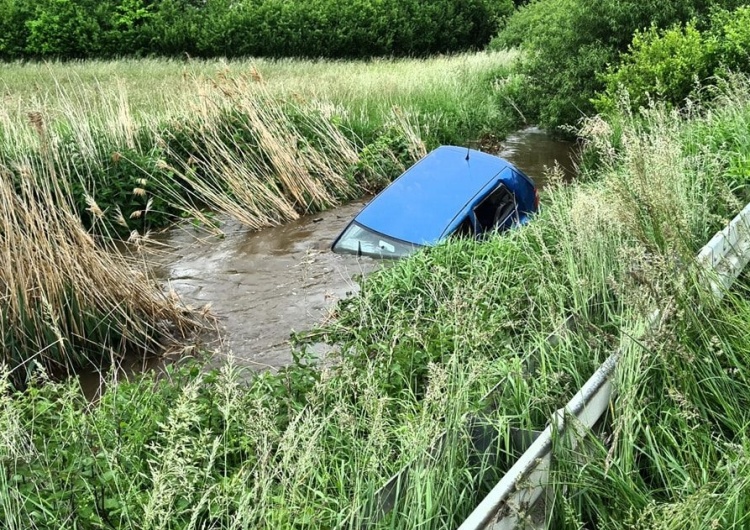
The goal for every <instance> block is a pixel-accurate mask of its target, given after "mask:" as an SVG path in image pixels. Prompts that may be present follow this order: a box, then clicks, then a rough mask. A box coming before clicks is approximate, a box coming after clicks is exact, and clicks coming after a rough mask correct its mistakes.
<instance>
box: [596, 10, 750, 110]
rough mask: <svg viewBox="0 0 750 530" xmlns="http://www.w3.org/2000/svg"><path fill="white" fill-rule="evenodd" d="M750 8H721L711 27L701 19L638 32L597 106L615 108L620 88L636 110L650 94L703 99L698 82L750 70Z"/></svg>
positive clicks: (677, 101) (672, 100)
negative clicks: (703, 26) (704, 25)
mask: <svg viewBox="0 0 750 530" xmlns="http://www.w3.org/2000/svg"><path fill="white" fill-rule="evenodd" d="M748 50H750V8H748V7H741V8H738V9H736V10H734V11H720V12H717V13H716V14H715V15H714V16H713V17H712V18H711V20H710V23H709V25H708V27H707V28H706V29H704V30H703V31H700V30H699V29H698V26H697V22H696V21H691V22H689V23H688V24H687V25H685V26H675V27H672V28H670V29H668V30H666V31H658V30H657V29H656V28H655V27H653V26H652V27H651V28H650V29H649V30H648V31H644V32H638V33H636V35H635V37H634V38H633V43H632V44H631V46H630V48H629V50H628V53H627V54H625V55H624V56H623V58H622V62H621V63H620V64H619V65H618V66H617V67H616V68H612V69H610V71H609V72H608V73H607V74H606V75H604V76H603V79H604V81H605V82H606V89H605V90H604V92H603V93H602V94H601V95H599V96H598V97H597V98H595V100H594V101H595V104H596V108H597V110H599V111H600V112H609V111H611V110H612V109H613V108H614V106H615V105H616V103H617V98H618V93H619V92H620V90H624V91H626V92H627V94H628V97H629V101H630V104H631V105H632V107H633V108H637V107H638V106H641V105H644V104H645V103H646V102H647V100H648V99H649V98H650V97H653V98H658V99H660V100H663V101H664V102H666V103H668V104H671V105H675V106H679V105H681V104H682V103H683V102H684V100H685V99H686V98H688V97H696V98H699V97H701V94H699V93H696V92H695V88H696V87H697V86H702V85H705V84H706V83H707V82H710V81H709V80H710V78H712V77H713V78H716V77H721V76H723V75H725V74H726V73H727V72H748V71H750V54H749V53H748Z"/></svg>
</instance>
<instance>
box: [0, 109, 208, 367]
mask: <svg viewBox="0 0 750 530" xmlns="http://www.w3.org/2000/svg"><path fill="white" fill-rule="evenodd" d="M39 133H40V138H39V141H40V144H41V149H42V151H43V152H44V153H45V156H47V157H48V158H45V159H43V160H32V159H27V160H23V161H18V160H14V161H9V160H7V159H4V158H2V157H0V203H1V204H2V214H0V253H1V255H2V256H3V259H2V263H1V264H0V352H2V353H1V354H0V362H2V364H3V365H4V366H6V370H9V371H10V373H12V377H13V379H14V380H15V381H16V382H19V381H23V380H24V379H25V374H26V372H27V371H28V370H30V369H32V368H33V367H34V366H35V365H41V366H43V367H45V368H46V369H47V370H49V371H51V372H54V373H59V372H60V371H63V372H64V371H67V370H68V369H70V368H71V367H75V366H81V365H82V364H84V363H85V362H87V361H89V360H90V361H91V362H94V363H97V362H98V361H97V360H96V359H105V360H110V359H112V358H118V357H119V356H121V355H122V354H124V353H125V352H141V353H146V352H149V351H154V350H158V349H160V348H161V347H160V342H161V341H163V340H164V339H168V338H170V337H172V336H175V337H176V336H179V335H184V334H185V333H186V332H187V331H188V329H189V328H190V327H192V326H194V325H195V321H194V319H193V318H192V317H191V316H190V314H189V313H188V312H186V311H185V310H184V309H183V308H181V307H180V306H179V304H178V303H176V302H175V301H174V300H171V299H170V298H169V297H168V296H166V295H165V294H163V293H161V291H160V290H159V289H158V288H157V287H156V286H155V283H154V282H153V280H152V279H150V278H148V277H147V276H146V275H145V274H144V273H143V272H142V271H139V270H138V269H137V268H134V267H132V266H131V265H130V264H128V263H127V261H126V260H125V259H124V258H123V257H122V256H120V255H118V254H115V253H109V252H107V251H105V250H103V249H102V248H101V247H99V246H98V245H97V243H96V242H95V240H94V238H93V237H92V236H91V234H90V233H88V232H87V231H86V230H85V229H84V227H83V226H82V224H81V222H80V219H79V218H78V216H77V215H76V214H75V212H74V210H73V208H72V205H71V202H70V190H69V188H68V182H67V180H66V179H65V176H64V175H60V174H59V173H57V171H56V169H55V164H54V162H53V159H52V157H53V156H54V153H52V152H51V151H50V150H49V148H48V145H47V142H48V138H47V137H46V136H45V132H44V130H43V128H42V126H41V124H40V129H39ZM89 209H90V211H91V213H92V214H93V215H96V216H100V215H102V212H101V211H100V209H99V207H98V206H97V204H96V203H95V202H93V201H91V202H90V205H89ZM7 375H8V374H6V376H7Z"/></svg>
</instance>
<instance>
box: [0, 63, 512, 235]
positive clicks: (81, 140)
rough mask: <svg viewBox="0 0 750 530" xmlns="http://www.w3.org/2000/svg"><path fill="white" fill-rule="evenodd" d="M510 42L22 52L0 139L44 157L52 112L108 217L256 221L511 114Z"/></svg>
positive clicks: (378, 174) (69, 157) (375, 175)
mask: <svg viewBox="0 0 750 530" xmlns="http://www.w3.org/2000/svg"><path fill="white" fill-rule="evenodd" d="M511 55H512V54H472V55H462V56H455V57H445V58H435V59H430V60H427V61H424V62H417V61H414V60H393V61H386V60H382V61H374V62H371V63H364V62H355V63H338V62H330V61H329V62H325V61H289V60H287V61H275V62H274V61H255V62H250V61H237V62H226V61H221V62H201V61H189V62H187V63H181V62H179V63H178V62H176V61H166V60H164V61H157V60H147V61H142V62H138V63H136V62H134V61H119V62H92V63H81V64H75V63H73V64H65V65H64V67H63V65H60V64H55V63H52V64H47V65H20V64H19V65H11V66H9V67H8V68H9V69H10V70H12V72H13V75H12V76H8V77H7V78H5V80H4V82H5V83H6V89H7V91H8V94H9V96H8V105H7V106H6V107H5V109H4V112H2V113H0V138H1V139H2V141H0V150H2V151H3V156H4V157H5V158H7V159H8V160H19V159H22V158H24V157H28V158H32V159H37V158H40V157H41V156H42V153H41V152H40V149H39V145H38V142H37V140H36V132H35V128H34V126H33V124H32V123H30V120H29V116H34V117H37V118H38V120H41V122H42V123H44V125H45V128H46V131H47V132H46V134H47V135H48V137H49V138H50V141H49V146H50V147H49V148H50V149H52V150H54V151H55V155H54V156H53V157H52V158H53V160H54V163H55V170H56V171H57V172H58V173H61V174H65V175H66V176H67V177H68V180H69V181H70V182H71V183H72V192H73V195H74V197H75V205H76V209H77V210H78V212H79V213H80V215H81V216H82V218H83V219H84V221H86V222H87V223H88V224H90V225H91V224H98V225H99V228H100V229H102V230H101V231H102V232H103V231H104V228H106V230H108V231H109V233H112V234H114V233H117V234H119V235H121V236H127V235H128V234H130V233H131V232H132V231H134V230H137V231H139V232H140V233H141V234H145V233H146V232H147V231H148V230H149V229H157V228H161V227H164V226H167V225H168V224H169V223H171V222H173V221H175V220H176V219H178V218H179V217H180V216H181V215H182V216H191V217H198V218H199V219H201V220H203V221H204V222H205V217H206V216H205V215H204V214H203V213H202V212H201V210H205V209H206V208H209V207H210V208H215V209H219V210H224V211H226V212H227V213H229V214H232V215H234V216H235V217H238V218H239V219H240V220H241V221H242V222H244V223H245V224H247V225H248V226H250V227H252V228H259V227H263V226H269V225H272V224H276V223H279V222H283V221H285V220H289V219H293V218H295V217H296V216H297V215H299V214H300V213H305V212H310V211H317V210H320V209H323V208H327V207H329V206H331V205H334V204H338V203H340V202H341V201H343V200H346V199H348V198H352V197H355V196H361V195H362V194H363V193H365V192H371V191H377V190H378V189H380V188H381V187H382V186H384V185H385V184H386V183H388V182H389V181H390V180H391V179H392V178H394V177H395V176H397V175H398V174H399V173H400V172H401V171H403V169H404V167H405V166H408V165H409V164H410V163H411V162H413V161H414V160H415V159H416V158H418V157H419V156H420V155H421V153H423V152H424V149H425V147H424V146H423V145H422V144H423V142H424V143H425V144H426V145H428V146H434V145H436V144H438V143H443V142H445V141H450V142H454V143H466V142H468V141H469V140H470V139H474V138H476V137H479V136H481V135H482V134H484V133H486V132H488V131H490V130H493V129H495V128H496V127H497V126H499V127H500V128H501V130H507V127H508V124H507V123H500V122H501V121H502V119H503V118H502V117H501V116H499V115H498V113H497V112H496V111H494V110H493V102H492V97H491V94H490V92H491V90H492V84H491V81H490V74H491V73H492V72H498V71H502V70H504V69H505V68H506V66H507V64H508V62H509V58H510V57H511ZM342 79H347V80H348V82H346V83H343V82H342V81H341V80H342ZM478 116H481V117H483V119H482V120H478V119H477V117H478ZM485 118H486V119H485ZM38 120H37V121H38ZM497 120H500V121H497ZM495 132H496V131H495ZM90 198H93V199H94V200H95V201H96V202H97V203H98V204H99V206H100V208H101V209H102V210H103V211H105V212H107V215H106V219H107V220H109V221H110V223H109V225H110V226H107V227H105V226H104V225H105V224H106V223H104V222H103V221H100V220H97V219H94V218H93V217H92V216H91V215H90V214H89V213H88V212H87V208H88V200H89V199H90Z"/></svg>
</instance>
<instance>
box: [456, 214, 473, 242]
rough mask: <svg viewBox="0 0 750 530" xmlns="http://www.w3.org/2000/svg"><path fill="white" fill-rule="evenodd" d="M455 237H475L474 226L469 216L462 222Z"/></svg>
mask: <svg viewBox="0 0 750 530" xmlns="http://www.w3.org/2000/svg"><path fill="white" fill-rule="evenodd" d="M453 235H454V236H457V237H474V224H473V223H472V222H471V218H470V217H469V216H468V215H467V216H466V217H465V218H464V220H463V221H461V224H460V225H458V228H456V230H455V231H454V232H453Z"/></svg>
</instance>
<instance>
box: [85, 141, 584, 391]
mask: <svg viewBox="0 0 750 530" xmlns="http://www.w3.org/2000/svg"><path fill="white" fill-rule="evenodd" d="M573 148H574V146H573V144H571V143H567V142H561V141H557V140H555V139H553V138H551V137H550V136H548V135H547V134H546V133H544V132H543V131H541V130H539V129H536V128H530V129H525V130H523V131H520V132H518V133H516V134H513V135H511V136H509V137H508V138H507V139H506V140H505V141H504V142H503V144H502V149H501V150H500V151H499V153H498V154H499V156H501V157H503V158H506V159H507V160H509V161H511V162H513V163H514V164H515V165H516V166H518V167H519V168H520V169H522V170H523V171H524V172H525V173H526V174H528V175H529V176H530V177H531V178H532V179H534V180H535V182H536V183H537V185H538V186H539V187H543V185H544V182H545V177H544V172H545V166H546V167H550V166H552V165H554V164H555V162H556V161H557V162H558V163H559V164H560V165H561V167H563V168H564V170H565V171H566V173H567V175H568V176H569V177H570V176H571V175H572V174H573V172H574V164H573V162H572V159H571V156H572V153H573ZM364 204H366V201H364V200H360V201H355V202H352V203H350V204H347V205H344V206H340V207H338V208H335V209H333V210H330V211H327V212H323V213H319V214H315V215H309V216H305V217H302V218H301V219H299V220H297V221H294V222H291V223H288V224H286V225H284V226H279V227H275V228H269V229H265V230H262V231H256V232H250V231H247V230H245V229H243V228H242V227H241V226H239V225H237V224H233V223H232V222H229V223H227V224H225V225H224V226H223V227H222V230H223V231H224V232H225V235H224V236H223V237H214V236H206V235H205V233H200V232H197V231H195V230H194V229H192V228H186V227H181V228H175V229H172V230H171V231H169V232H168V233H167V234H165V235H163V236H160V237H159V238H157V239H158V241H159V243H160V245H159V246H158V247H159V250H158V252H156V251H155V252H153V253H152V254H151V255H150V258H149V261H150V265H151V266H152V268H153V272H154V274H155V275H156V277H157V278H158V279H159V280H160V281H161V282H163V285H164V288H165V289H173V290H174V291H175V292H176V293H177V294H179V295H180V296H181V297H182V299H183V300H184V301H185V303H186V304H188V305H191V306H193V307H196V308H200V307H204V306H206V305H208V306H210V309H211V313H212V314H213V315H214V317H215V322H216V331H215V332H214V333H209V334H206V335H205V336H204V339H205V345H206V346H207V347H208V348H209V349H212V350H214V351H215V353H214V359H215V360H216V361H217V362H220V361H221V360H222V359H224V358H226V356H227V355H232V356H233V358H234V359H235V362H236V363H238V364H242V365H246V366H250V367H252V368H255V369H277V368H279V367H281V366H284V365H286V364H288V363H289V362H290V361H291V349H290V347H291V346H290V343H289V336H290V332H291V331H303V330H307V329H310V328H311V327H313V326H314V325H315V324H317V323H319V322H321V321H323V320H324V319H325V318H326V315H327V313H328V311H329V310H330V309H331V308H332V307H333V306H334V304H335V303H336V301H337V300H339V299H341V298H343V297H346V296H350V295H352V294H354V293H356V292H357V290H358V285H357V282H356V277H357V276H359V275H362V274H368V273H370V272H372V271H373V270H375V269H377V268H379V267H382V266H387V263H384V262H379V261H374V260H371V259H369V258H364V257H363V258H357V257H356V256H341V255H337V254H333V253H332V252H330V250H329V248H330V244H331V242H332V241H333V239H334V238H335V237H336V236H337V235H338V234H339V232H340V231H341V230H342V229H343V228H344V227H345V226H346V224H347V223H348V222H349V220H351V219H352V217H354V216H355V215H356V213H357V212H358V211H359V210H360V209H361V208H362V206H363V205H364ZM139 366H140V365H139ZM136 369H139V368H138V367H136ZM92 384H94V381H90V382H89V383H87V386H90V385H92Z"/></svg>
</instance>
